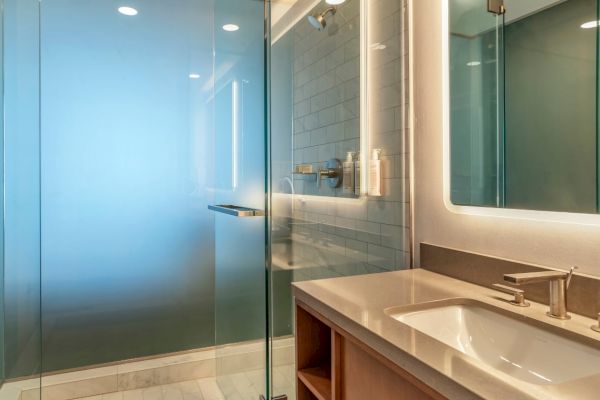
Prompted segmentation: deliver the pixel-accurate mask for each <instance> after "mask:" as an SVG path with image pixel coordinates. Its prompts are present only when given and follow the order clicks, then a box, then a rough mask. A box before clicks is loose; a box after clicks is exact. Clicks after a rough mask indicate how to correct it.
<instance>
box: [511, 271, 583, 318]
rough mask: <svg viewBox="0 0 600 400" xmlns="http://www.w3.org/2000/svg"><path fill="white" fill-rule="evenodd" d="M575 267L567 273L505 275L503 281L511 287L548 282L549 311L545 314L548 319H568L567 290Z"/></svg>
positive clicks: (545, 272) (549, 272)
mask: <svg viewBox="0 0 600 400" xmlns="http://www.w3.org/2000/svg"><path fill="white" fill-rule="evenodd" d="M575 269H577V267H572V268H571V270H570V271H569V272H563V271H542V272H525V273H522V274H505V275H504V280H505V281H506V282H509V283H512V284H513V285H526V284H530V283H538V282H549V284H550V288H549V290H550V292H549V295H550V296H549V297H550V310H549V311H548V312H547V313H546V314H547V315H548V316H549V317H552V318H557V319H570V318H571V316H570V315H569V313H568V312H567V289H568V288H569V284H570V283H571V277H572V276H573V271H575Z"/></svg>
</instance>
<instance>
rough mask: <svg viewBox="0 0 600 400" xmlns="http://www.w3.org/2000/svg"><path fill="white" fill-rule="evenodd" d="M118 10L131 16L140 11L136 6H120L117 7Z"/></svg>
mask: <svg viewBox="0 0 600 400" xmlns="http://www.w3.org/2000/svg"><path fill="white" fill-rule="evenodd" d="M117 11H119V12H120V13H121V14H123V15H127V16H129V17H132V16H134V15H137V13H138V10H136V9H135V8H133V7H127V6H123V7H119V8H118V9H117Z"/></svg>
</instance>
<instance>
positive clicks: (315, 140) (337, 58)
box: [288, 0, 360, 196]
mask: <svg viewBox="0 0 600 400" xmlns="http://www.w3.org/2000/svg"><path fill="white" fill-rule="evenodd" d="M323 9H325V4H323V3H319V4H318V5H317V6H316V7H315V8H314V9H313V10H312V11H311V14H317V13H319V12H322V11H323ZM327 21H328V25H327V27H326V29H325V30H324V31H318V30H316V29H315V28H314V27H313V26H312V25H310V24H309V23H307V22H306V21H305V20H301V21H300V23H298V24H296V25H295V26H294V28H293V29H292V30H291V31H290V32H289V33H288V34H291V35H292V36H293V39H292V40H293V47H292V48H293V52H292V57H293V81H294V85H293V104H294V106H293V108H294V113H293V115H294V124H293V127H294V136H293V147H294V154H293V156H294V165H299V164H311V165H312V166H313V170H314V171H317V170H318V169H319V168H320V167H321V166H322V164H323V163H324V162H325V161H327V160H329V159H331V158H337V159H339V160H342V161H343V160H344V159H345V158H346V153H347V152H354V153H356V152H358V151H359V150H360V119H359V118H360V112H359V108H360V0H348V1H346V2H345V3H343V4H342V5H340V6H339V7H337V13H336V15H335V16H329V17H327ZM314 177H315V176H314V175H312V176H310V178H312V179H307V178H305V177H302V176H300V175H296V176H295V179H294V188H295V189H296V193H302V194H319V195H324V196H341V195H342V189H341V188H337V189H333V188H331V187H329V186H328V185H326V184H322V185H320V187H319V186H318V185H317V182H316V181H315V180H314Z"/></svg>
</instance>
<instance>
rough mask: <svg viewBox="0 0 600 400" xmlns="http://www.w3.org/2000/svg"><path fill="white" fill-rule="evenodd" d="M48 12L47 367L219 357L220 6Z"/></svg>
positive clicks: (96, 4) (65, 1) (71, 6)
mask: <svg viewBox="0 0 600 400" xmlns="http://www.w3.org/2000/svg"><path fill="white" fill-rule="evenodd" d="M41 4H42V14H41V22H42V32H41V40H42V51H41V60H42V63H41V77H42V97H41V105H42V115H41V121H42V131H41V138H42V204H43V210H42V226H43V231H42V241H43V254H42V255H43V260H44V266H43V270H44V273H43V282H42V285H43V294H44V295H43V308H44V309H43V311H44V312H43V315H44V319H43V323H44V358H43V360H44V368H45V369H46V370H56V369H67V368H75V367H79V366H84V365H91V364H98V363H104V362H112V361H117V360H124V359H128V358H133V357H141V356H149V355H154V354H161V353H168V352H175V351H182V350H187V349H193V348H200V347H206V346H212V345H213V344H214V335H213V331H214V307H213V304H214V300H213V298H214V282H213V279H214V270H213V266H214V221H213V219H212V216H211V215H210V213H209V211H208V208H207V206H208V204H212V202H213V199H212V193H211V192H210V191H208V190H207V188H208V187H209V186H210V184H211V182H212V171H211V168H212V150H211V146H212V109H211V105H210V96H211V95H212V90H211V89H212V81H211V76H212V60H213V40H212V38H213V31H212V28H211V26H212V24H211V21H212V18H213V11H214V10H213V4H212V3H211V2H202V1H196V0H176V1H168V2H166V1H162V0H147V1H143V2H132V3H131V6H132V7H134V8H135V9H136V10H137V11H138V13H137V15H133V16H129V15H124V14H121V13H120V12H119V11H118V9H117V8H118V7H117V6H118V4H117V3H114V2H107V1H104V0H86V1H72V0H47V1H46V0H45V1H44V2H42V3H41Z"/></svg>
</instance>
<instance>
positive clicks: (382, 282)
mask: <svg viewBox="0 0 600 400" xmlns="http://www.w3.org/2000/svg"><path fill="white" fill-rule="evenodd" d="M294 294H295V296H296V299H297V300H300V301H302V302H304V303H305V304H307V305H308V306H310V307H312V308H313V309H314V310H315V311H317V312H319V313H321V314H322V315H323V316H324V317H326V318H328V319H329V320H331V321H332V322H333V323H335V324H337V325H338V326H339V327H340V328H342V329H344V330H346V331H347V332H348V333H350V334H352V335H354V336H355V337H356V338H358V339H359V340H361V341H363V342H364V343H366V344H367V345H368V346H370V347H371V348H372V349H374V350H376V351H378V352H379V353H380V354H382V355H384V356H385V357H387V358H388V359H390V360H391V361H392V362H394V363H395V364H397V365H398V366H399V367H401V368H403V369H405V370H407V371H409V372H411V373H412V374H413V375H415V377H417V378H418V379H420V380H421V381H423V382H424V383H425V384H427V385H429V386H430V387H432V388H434V389H435V390H437V391H438V392H440V393H441V394H442V395H444V396H446V397H447V398H449V399H460V400H467V399H481V398H483V399H498V400H507V399H511V400H519V399H544V400H550V399H569V400H584V399H598V398H600V397H599V396H600V394H599V393H600V374H596V375H591V376H588V377H585V378H581V379H577V380H572V381H567V382H565V383H561V384H549V385H536V384H532V383H528V382H524V381H522V380H519V379H516V378H513V377H511V376H510V375H508V374H504V373H502V372H499V371H497V370H494V369H491V368H490V367H486V366H485V365H482V364H481V363H479V362H478V361H477V360H475V359H473V358H471V357H469V356H467V355H465V354H463V353H461V352H459V351H457V350H455V349H453V348H452V347H450V346H448V345H446V344H444V343H441V342H439V341H437V340H435V339H433V338H431V337H429V336H427V335H426V334H424V333H421V332H419V331H418V330H416V329H413V328H411V327H410V326H408V325H405V324H403V323H401V322H399V321H397V320H395V319H393V318H392V317H390V316H389V315H388V314H386V313H385V311H384V310H385V309H387V308H390V307H397V306H410V305H413V304H418V303H424V302H431V301H439V300H445V299H451V298H466V299H471V300H476V301H480V302H483V303H487V304H489V305H491V306H494V307H497V308H500V309H503V310H506V311H509V312H512V313H515V314H519V315H520V317H519V318H520V319H522V320H525V321H529V322H532V323H534V324H536V325H537V326H538V327H540V326H541V327H544V326H545V327H548V328H549V329H552V326H554V327H558V328H562V329H565V332H564V333H565V334H566V335H575V336H574V337H577V338H579V339H581V340H582V341H583V342H585V344H587V345H592V346H593V347H595V348H599V349H600V334H598V333H596V332H594V331H593V330H591V329H590V326H591V325H593V324H594V322H595V321H594V320H592V319H590V318H586V317H583V316H579V315H575V314H572V318H571V319H570V320H566V321H561V320H557V319H552V318H549V317H547V316H546V311H547V308H548V306H547V305H544V304H539V303H533V302H532V303H531V307H525V308H520V307H515V306H513V305H511V304H509V303H508V302H507V301H506V300H507V299H509V298H510V297H511V296H510V295H505V294H503V293H500V292H498V291H495V290H492V289H488V288H485V287H482V286H477V285H474V284H471V283H467V282H463V281H460V280H457V279H454V278H450V277H447V276H444V275H439V274H436V273H433V272H430V271H427V270H424V269H414V270H406V271H396V272H387V273H381V274H373V275H358V276H351V277H343V278H333V279H323V280H316V281H306V282H297V283H295V284H294ZM517 345H518V344H517ZM523 350H525V349H523Z"/></svg>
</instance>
